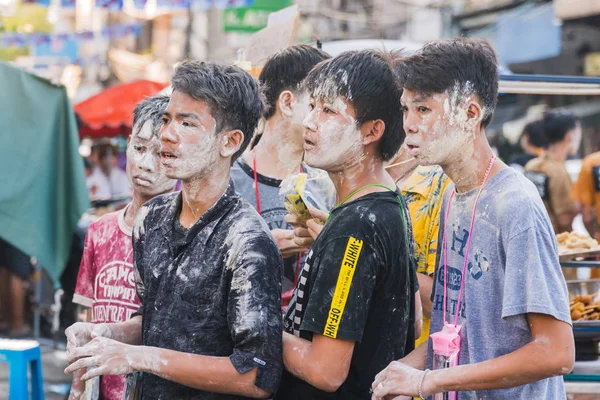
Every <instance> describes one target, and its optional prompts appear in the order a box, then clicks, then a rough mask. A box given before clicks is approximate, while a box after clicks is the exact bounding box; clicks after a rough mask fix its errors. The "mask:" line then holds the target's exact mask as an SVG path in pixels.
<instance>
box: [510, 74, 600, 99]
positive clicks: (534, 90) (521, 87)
mask: <svg viewBox="0 0 600 400" xmlns="http://www.w3.org/2000/svg"><path fill="white" fill-rule="evenodd" d="M499 92H500V93H514V94H562V95H572V96H590V95H600V78H592V77H585V76H559V75H520V74H514V75H500V86H499Z"/></svg>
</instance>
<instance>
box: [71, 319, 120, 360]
mask: <svg viewBox="0 0 600 400" xmlns="http://www.w3.org/2000/svg"><path fill="white" fill-rule="evenodd" d="M92 333H93V334H94V336H92ZM65 335H66V336H67V358H69V353H71V352H72V351H73V350H75V349H76V348H78V347H81V346H84V345H86V344H88V343H89V342H90V341H91V340H92V339H93V338H94V337H106V338H112V337H113V335H112V330H111V329H110V327H109V326H108V325H106V324H92V323H89V322H77V323H75V324H73V325H71V326H70V327H68V328H67V329H66V330H65Z"/></svg>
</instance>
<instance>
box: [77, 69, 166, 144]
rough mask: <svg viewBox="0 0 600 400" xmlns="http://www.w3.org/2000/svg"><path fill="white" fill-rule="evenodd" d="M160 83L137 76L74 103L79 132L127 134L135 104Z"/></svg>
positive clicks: (154, 91)
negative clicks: (133, 79)
mask: <svg viewBox="0 0 600 400" xmlns="http://www.w3.org/2000/svg"><path fill="white" fill-rule="evenodd" d="M166 86H167V85H166V84H164V83H158V82H152V81H146V80H140V81H135V82H131V83H126V84H123V85H117V86H113V87H111V88H108V89H106V90H104V91H102V92H100V93H99V94H97V95H95V96H92V97H90V98H89V99H87V100H84V101H82V102H81V103H79V104H77V105H76V106H75V112H76V113H77V116H78V118H79V120H78V122H79V124H80V125H79V136H80V137H90V138H100V137H114V136H119V135H128V134H129V132H130V131H131V123H132V115H133V109H134V108H135V106H136V105H137V104H138V103H139V102H140V101H141V100H143V99H145V98H146V97H149V96H153V95H155V94H157V93H159V92H160V91H161V90H163V89H164V88H165V87H166Z"/></svg>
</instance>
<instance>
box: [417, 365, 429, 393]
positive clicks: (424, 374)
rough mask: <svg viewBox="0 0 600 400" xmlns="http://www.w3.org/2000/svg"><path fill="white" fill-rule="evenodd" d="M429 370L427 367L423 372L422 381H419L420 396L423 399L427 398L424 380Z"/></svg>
mask: <svg viewBox="0 0 600 400" xmlns="http://www.w3.org/2000/svg"><path fill="white" fill-rule="evenodd" d="M428 372H429V370H428V369H426V370H425V372H424V373H423V376H421V382H419V397H420V398H421V399H423V400H424V399H425V396H423V382H424V381H425V377H426V376H427V373H428Z"/></svg>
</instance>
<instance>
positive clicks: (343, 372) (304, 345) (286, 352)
mask: <svg viewBox="0 0 600 400" xmlns="http://www.w3.org/2000/svg"><path fill="white" fill-rule="evenodd" d="M353 350H354V342H350V341H346V340H340V339H330V338H326V337H323V336H321V335H318V334H314V335H313V341H312V342H311V341H308V340H305V339H302V338H299V337H297V336H294V335H292V334H289V333H287V332H284V334H283V364H284V365H285V369H286V370H287V371H288V372H290V373H291V374H292V375H294V376H295V377H297V378H300V379H302V380H303V381H305V382H308V383H309V384H311V385H312V386H314V387H316V388H319V389H321V390H324V391H326V392H335V391H336V390H337V389H338V388H339V387H340V386H341V385H342V384H343V383H344V381H345V380H346V378H347V376H348V371H349V369H350V362H351V360H352V352H353Z"/></svg>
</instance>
